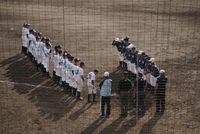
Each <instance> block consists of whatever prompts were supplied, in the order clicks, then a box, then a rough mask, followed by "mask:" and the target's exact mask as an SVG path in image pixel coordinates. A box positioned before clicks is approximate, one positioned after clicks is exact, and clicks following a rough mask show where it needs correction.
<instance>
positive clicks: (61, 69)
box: [22, 23, 167, 118]
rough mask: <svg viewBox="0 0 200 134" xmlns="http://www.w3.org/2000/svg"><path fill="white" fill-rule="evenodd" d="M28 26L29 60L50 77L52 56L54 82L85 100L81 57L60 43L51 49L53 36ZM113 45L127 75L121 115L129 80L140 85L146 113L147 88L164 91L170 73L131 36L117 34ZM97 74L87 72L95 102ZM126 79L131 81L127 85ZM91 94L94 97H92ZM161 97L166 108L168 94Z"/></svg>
mask: <svg viewBox="0 0 200 134" xmlns="http://www.w3.org/2000/svg"><path fill="white" fill-rule="evenodd" d="M29 27H30V24H29V23H24V25H23V28H22V42H23V44H22V53H24V54H25V55H27V56H28V57H29V58H30V60H31V61H32V62H33V63H35V64H36V66H37V70H38V71H41V72H43V74H44V75H45V76H46V77H48V78H51V76H50V73H49V70H50V59H51V58H52V57H53V65H54V67H53V77H52V78H53V80H54V82H55V83H57V84H59V85H61V86H62V87H63V89H64V91H65V92H66V93H68V94H70V95H73V96H75V97H76V98H77V99H78V100H82V97H81V92H82V90H83V84H84V81H85V78H84V70H83V69H84V67H85V63H84V62H83V61H80V59H79V58H75V57H74V56H73V55H72V54H70V53H69V52H68V51H67V50H65V51H63V50H62V47H61V46H60V45H56V46H55V47H54V52H52V45H51V41H50V39H49V38H46V37H44V36H42V33H41V32H39V31H36V30H35V29H30V30H29ZM112 45H113V46H116V47H117V50H118V52H119V67H118V68H119V69H122V70H126V71H125V72H124V73H123V74H124V79H122V80H121V81H120V82H119V85H118V89H119V90H118V91H119V92H118V93H119V94H120V102H121V114H120V116H123V117H124V116H127V110H128V109H127V107H128V103H127V101H128V99H127V97H126V96H127V95H128V96H129V94H130V90H131V88H132V86H130V83H133V82H134V86H135V87H136V86H138V92H140V93H139V99H138V100H140V101H142V102H140V103H139V109H138V110H139V111H140V112H141V113H144V109H145V108H144V107H145V106H144V97H145V91H146V90H150V91H153V90H154V92H156V93H158V92H159V91H160V89H161V87H162V88H163V91H165V88H166V83H167V77H165V75H161V74H164V73H163V72H164V70H160V72H159V69H158V67H157V66H156V64H155V58H151V57H150V56H149V55H148V54H146V53H145V52H142V51H137V49H136V47H135V46H134V45H133V44H131V43H130V42H129V37H128V36H127V37H125V38H124V39H121V40H120V39H119V38H116V39H115V40H114V41H113V43H112ZM161 72H162V73H161ZM97 74H98V70H97V69H94V70H93V71H91V72H89V73H88V75H87V87H88V97H87V102H92V101H93V102H96V94H97V87H96V86H95V85H96V84H95V77H96V75H97ZM127 76H129V78H131V80H129V79H128V77H127ZM136 76H138V80H136ZM160 76H163V78H161V79H160ZM104 77H105V79H103V80H102V81H101V82H100V84H99V88H100V96H101V100H100V102H101V116H104V106H105V103H106V104H107V111H106V117H107V118H109V115H110V95H111V86H112V80H110V79H108V77H109V73H108V72H105V73H104ZM157 79H158V80H157ZM136 81H138V82H136ZM129 82H130V83H129ZM124 83H126V84H127V83H129V84H128V85H126V84H124ZM141 83H142V84H141ZM162 94H163V93H162ZM92 95H93V96H92ZM134 95H136V90H135V91H134ZM157 96H158V95H157ZM161 96H162V95H161ZM164 96H165V95H164ZM91 97H93V99H92V100H91ZM160 98H161V99H158V100H162V102H161V104H162V105H161V106H162V108H161V109H162V110H163V107H164V106H163V102H164V99H165V97H163V96H162V97H160ZM159 102H160V101H157V106H158V105H159ZM158 109H159V108H158ZM157 111H159V110H157Z"/></svg>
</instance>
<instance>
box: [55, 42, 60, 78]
mask: <svg viewBox="0 0 200 134" xmlns="http://www.w3.org/2000/svg"><path fill="white" fill-rule="evenodd" d="M60 50H61V47H60V45H56V46H55V50H54V56H53V63H54V68H53V80H54V81H55V82H56V81H57V76H56V71H57V66H58V57H59V51H60Z"/></svg>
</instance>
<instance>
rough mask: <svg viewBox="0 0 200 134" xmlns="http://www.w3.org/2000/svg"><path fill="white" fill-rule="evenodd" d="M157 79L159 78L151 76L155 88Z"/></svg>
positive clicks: (151, 82)
mask: <svg viewBox="0 0 200 134" xmlns="http://www.w3.org/2000/svg"><path fill="white" fill-rule="evenodd" d="M157 79H158V77H154V76H153V75H151V77H150V84H151V85H152V86H154V87H155V86H156V81H157Z"/></svg>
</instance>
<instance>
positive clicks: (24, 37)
mask: <svg viewBox="0 0 200 134" xmlns="http://www.w3.org/2000/svg"><path fill="white" fill-rule="evenodd" d="M27 34H28V35H29V29H28V28H25V27H23V28H22V46H24V47H28V41H29V39H28V38H27Z"/></svg>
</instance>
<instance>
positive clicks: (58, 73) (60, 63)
mask: <svg viewBox="0 0 200 134" xmlns="http://www.w3.org/2000/svg"><path fill="white" fill-rule="evenodd" d="M62 53H63V52H62V50H60V51H59V52H58V56H57V59H56V61H57V66H56V83H57V84H60V78H61V73H62V68H63V57H62Z"/></svg>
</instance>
